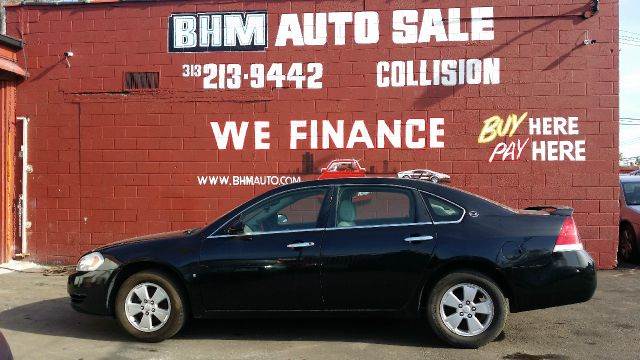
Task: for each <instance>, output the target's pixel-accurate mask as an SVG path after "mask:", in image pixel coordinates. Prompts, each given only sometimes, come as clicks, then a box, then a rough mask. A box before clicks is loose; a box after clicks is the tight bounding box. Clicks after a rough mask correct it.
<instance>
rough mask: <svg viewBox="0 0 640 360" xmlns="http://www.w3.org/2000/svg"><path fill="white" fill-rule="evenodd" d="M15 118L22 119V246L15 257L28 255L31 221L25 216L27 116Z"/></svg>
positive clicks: (27, 206)
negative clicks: (28, 231)
mask: <svg viewBox="0 0 640 360" xmlns="http://www.w3.org/2000/svg"><path fill="white" fill-rule="evenodd" d="M17 120H18V121H22V145H21V146H20V153H21V154H22V194H20V238H21V240H22V248H21V251H20V254H16V258H25V257H27V256H29V247H28V243H27V229H30V228H31V222H30V221H29V220H28V217H27V215H28V209H29V205H28V201H27V200H28V197H27V183H28V179H29V174H30V173H31V172H33V168H32V167H31V165H30V164H29V147H28V145H29V143H28V141H29V136H28V134H29V118H28V117H24V116H21V117H18V119H17Z"/></svg>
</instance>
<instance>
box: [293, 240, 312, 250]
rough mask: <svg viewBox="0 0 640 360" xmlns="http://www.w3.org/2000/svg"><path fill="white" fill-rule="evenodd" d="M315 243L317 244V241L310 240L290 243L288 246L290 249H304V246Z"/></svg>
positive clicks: (310, 245)
mask: <svg viewBox="0 0 640 360" xmlns="http://www.w3.org/2000/svg"><path fill="white" fill-rule="evenodd" d="M314 245H315V243H313V242H310V241H308V242H301V243H293V244H289V245H287V247H288V248H289V249H302V248H308V247H312V246H314Z"/></svg>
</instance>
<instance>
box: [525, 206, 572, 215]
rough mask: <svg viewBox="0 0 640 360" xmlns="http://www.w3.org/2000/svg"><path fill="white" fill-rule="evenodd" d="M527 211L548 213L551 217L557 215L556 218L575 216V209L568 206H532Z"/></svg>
mask: <svg viewBox="0 0 640 360" xmlns="http://www.w3.org/2000/svg"><path fill="white" fill-rule="evenodd" d="M525 210H534V211H546V212H548V213H549V215H556V216H571V215H573V208H571V207H568V206H553V205H540V206H530V207H528V208H526V209H525Z"/></svg>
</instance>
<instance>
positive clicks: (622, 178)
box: [620, 175, 640, 183]
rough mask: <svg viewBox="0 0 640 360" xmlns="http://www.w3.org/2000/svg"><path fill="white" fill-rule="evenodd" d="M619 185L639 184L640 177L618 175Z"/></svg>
mask: <svg viewBox="0 0 640 360" xmlns="http://www.w3.org/2000/svg"><path fill="white" fill-rule="evenodd" d="M620 182H621V183H632V182H640V176H638V175H620Z"/></svg>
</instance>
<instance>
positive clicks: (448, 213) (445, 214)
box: [422, 193, 464, 222]
mask: <svg viewBox="0 0 640 360" xmlns="http://www.w3.org/2000/svg"><path fill="white" fill-rule="evenodd" d="M422 197H423V198H424V202H425V203H426V204H427V207H428V208H429V212H430V213H431V217H432V219H433V221H434V222H452V221H460V220H462V217H463V216H464V209H462V208H461V207H459V206H458V205H456V204H454V203H452V202H449V201H447V200H444V199H442V198H439V197H437V196H434V195H431V194H427V193H422Z"/></svg>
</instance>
